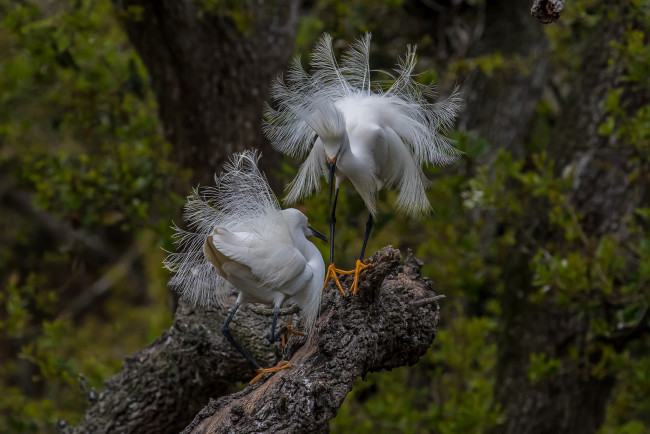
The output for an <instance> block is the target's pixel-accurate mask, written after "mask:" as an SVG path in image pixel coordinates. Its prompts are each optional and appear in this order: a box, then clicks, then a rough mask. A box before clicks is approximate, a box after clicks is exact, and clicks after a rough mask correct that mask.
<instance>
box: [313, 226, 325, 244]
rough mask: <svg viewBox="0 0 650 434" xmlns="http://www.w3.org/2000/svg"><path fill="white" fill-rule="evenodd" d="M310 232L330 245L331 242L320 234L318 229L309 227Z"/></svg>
mask: <svg viewBox="0 0 650 434" xmlns="http://www.w3.org/2000/svg"><path fill="white" fill-rule="evenodd" d="M309 230H310V231H311V233H312V235H313V236H315V237H316V238H320V239H321V240H323V241H325V242H326V243H329V242H330V240H328V239H327V237H326V236H325V235H323V234H321V233H320V232H318V231H317V230H316V229H314V228H312V227H311V226H309Z"/></svg>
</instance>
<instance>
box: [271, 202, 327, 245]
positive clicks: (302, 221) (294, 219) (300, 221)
mask: <svg viewBox="0 0 650 434" xmlns="http://www.w3.org/2000/svg"><path fill="white" fill-rule="evenodd" d="M281 212H282V214H283V216H284V218H285V220H286V222H287V223H288V224H289V227H290V228H291V229H292V230H297V231H298V232H299V233H302V234H304V235H305V237H307V238H308V237H312V236H314V237H316V238H320V239H321V240H323V241H325V242H326V243H328V242H329V240H328V239H327V237H326V236H325V235H323V234H321V233H320V232H318V231H317V230H316V229H314V228H312V227H311V225H310V224H309V220H307V216H306V215H304V214H303V213H302V212H301V211H300V210H297V209H295V208H287V209H285V210H282V211H281Z"/></svg>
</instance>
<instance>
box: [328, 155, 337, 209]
mask: <svg viewBox="0 0 650 434" xmlns="http://www.w3.org/2000/svg"><path fill="white" fill-rule="evenodd" d="M337 156H338V155H337ZM337 156H335V157H334V158H328V159H327V162H328V163H329V165H330V205H331V204H332V191H333V190H334V172H335V171H336V157H337Z"/></svg>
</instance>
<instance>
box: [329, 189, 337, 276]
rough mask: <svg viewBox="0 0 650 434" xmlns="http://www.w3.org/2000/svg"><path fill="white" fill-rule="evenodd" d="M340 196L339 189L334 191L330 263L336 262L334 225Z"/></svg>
mask: <svg viewBox="0 0 650 434" xmlns="http://www.w3.org/2000/svg"><path fill="white" fill-rule="evenodd" d="M338 198H339V189H338V188H337V189H336V193H334V206H332V215H331V216H330V264H333V263H334V226H336V200H337V199H338Z"/></svg>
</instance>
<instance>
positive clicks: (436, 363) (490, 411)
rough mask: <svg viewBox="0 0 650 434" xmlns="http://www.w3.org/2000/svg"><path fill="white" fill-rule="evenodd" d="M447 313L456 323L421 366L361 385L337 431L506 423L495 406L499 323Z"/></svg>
mask: <svg viewBox="0 0 650 434" xmlns="http://www.w3.org/2000/svg"><path fill="white" fill-rule="evenodd" d="M443 308H444V309H445V311H447V312H450V313H451V312H453V314H454V315H453V318H454V319H453V320H452V322H451V323H450V324H449V325H448V326H447V327H445V329H444V330H442V331H441V332H440V333H439V334H438V336H437V337H436V343H434V345H433V347H432V348H431V350H430V351H429V352H428V353H427V355H426V356H424V357H423V358H422V360H421V361H420V363H419V364H418V365H417V366H416V367H414V368H407V367H403V368H399V369H396V370H394V371H393V372H391V373H390V374H370V375H368V376H367V377H366V379H364V380H360V381H359V383H358V384H357V386H355V389H354V391H353V392H352V393H351V394H350V395H349V396H348V398H347V399H346V401H345V403H344V404H343V407H341V409H340V410H339V413H338V415H337V417H336V419H334V420H333V421H332V424H331V428H332V431H333V432H349V431H350V430H351V429H352V427H354V431H355V432H361V433H372V432H403V433H428V432H439V433H443V434H453V433H459V434H460V433H478V432H483V431H484V430H486V429H489V428H490V427H493V426H496V425H497V424H498V423H499V422H500V421H502V415H501V413H500V412H499V408H498V406H496V405H495V404H494V401H493V388H494V377H493V370H494V364H495V361H496V345H495V343H494V342H492V341H491V335H492V332H493V331H494V326H495V323H494V322H493V321H492V320H491V319H489V318H488V317H480V318H479V317H476V318H468V317H466V316H465V315H464V314H463V312H462V308H460V306H459V305H457V306H456V307H453V306H444V307H443ZM377 391H381V393H377Z"/></svg>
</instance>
